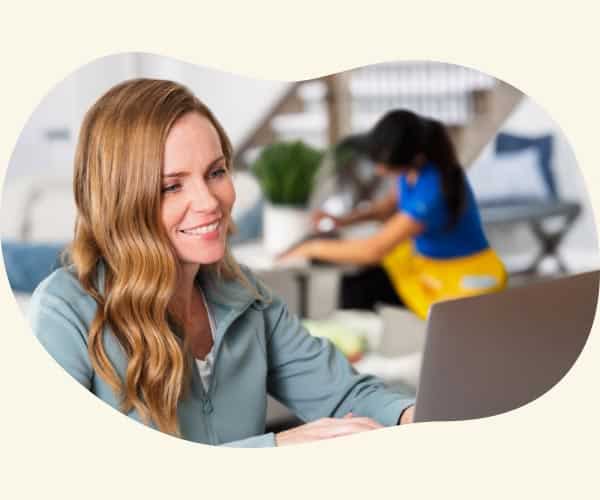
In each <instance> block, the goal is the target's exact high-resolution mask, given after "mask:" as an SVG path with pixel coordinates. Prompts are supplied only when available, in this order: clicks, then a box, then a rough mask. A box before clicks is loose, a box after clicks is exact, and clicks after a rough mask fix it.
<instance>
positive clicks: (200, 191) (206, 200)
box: [190, 183, 219, 212]
mask: <svg viewBox="0 0 600 500" xmlns="http://www.w3.org/2000/svg"><path fill="white" fill-rule="evenodd" d="M218 206H219V201H218V200H217V197H216V196H215V195H214V194H213V192H212V191H211V190H210V189H209V187H208V186H207V185H206V184H205V183H198V184H196V185H195V186H194V189H192V190H191V196H190V208H191V209H192V210H193V211H194V212H214V211H215V210H216V209H217V208H218Z"/></svg>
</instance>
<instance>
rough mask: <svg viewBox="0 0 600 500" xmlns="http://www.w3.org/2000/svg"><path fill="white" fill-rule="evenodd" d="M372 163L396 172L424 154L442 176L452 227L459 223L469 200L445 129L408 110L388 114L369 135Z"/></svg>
mask: <svg viewBox="0 0 600 500" xmlns="http://www.w3.org/2000/svg"><path fill="white" fill-rule="evenodd" d="M367 148H368V153H369V156H370V157H371V160H373V161H374V162H375V163H383V164H385V165H387V166H388V167H390V168H391V169H394V168H406V167H407V166H409V165H412V166H414V167H415V168H419V167H420V166H419V165H416V164H415V163H414V161H415V159H416V157H417V155H419V154H423V155H424V156H425V158H426V160H427V161H430V162H431V163H433V164H434V165H435V167H436V168H437V169H438V170H439V172H440V177H441V184H442V186H441V187H442V192H443V195H444V200H445V202H446V206H447V208H448V212H449V215H450V217H449V226H450V227H453V226H454V225H456V223H457V222H458V220H459V218H460V216H461V214H462V212H463V209H464V206H465V200H466V186H465V178H464V172H463V169H462V167H461V165H460V163H459V161H458V158H457V155H456V151H455V149H454V145H453V144H452V141H451V140H450V136H449V135H448V132H447V130H446V127H444V125H443V124H442V123H440V122H439V121H436V120H431V119H428V118H423V117H420V116H419V115H416V114H415V113H413V112H411V111H408V110H396V111H391V112H389V113H387V114H386V115H385V116H384V117H383V118H382V119H381V120H379V122H377V124H376V125H375V127H374V128H373V130H372V131H371V132H370V133H369V134H368V141H367Z"/></svg>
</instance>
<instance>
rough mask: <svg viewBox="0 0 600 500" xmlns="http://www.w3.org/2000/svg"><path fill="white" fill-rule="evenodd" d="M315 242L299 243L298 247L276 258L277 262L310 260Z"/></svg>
mask: <svg viewBox="0 0 600 500" xmlns="http://www.w3.org/2000/svg"><path fill="white" fill-rule="evenodd" d="M314 243H315V240H312V241H307V242H305V243H301V244H300V245H298V246H295V247H294V248H292V249H291V250H290V251H288V252H285V253H284V254H281V255H279V256H278V257H277V260H278V261H286V260H288V259H289V260H293V259H298V258H303V259H310V258H311V257H313V248H314Z"/></svg>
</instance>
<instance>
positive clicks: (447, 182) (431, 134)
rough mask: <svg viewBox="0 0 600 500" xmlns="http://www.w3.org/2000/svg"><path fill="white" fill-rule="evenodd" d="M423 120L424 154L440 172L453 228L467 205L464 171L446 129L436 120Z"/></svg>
mask: <svg viewBox="0 0 600 500" xmlns="http://www.w3.org/2000/svg"><path fill="white" fill-rule="evenodd" d="M423 120H424V121H425V127H426V129H427V140H426V143H425V147H424V151H423V152H424V153H425V156H426V157H427V159H428V160H429V161H431V162H432V163H433V164H434V165H435V166H436V167H437V168H438V169H439V171H440V177H441V181H442V191H443V193H444V198H445V201H446V206H447V207H448V212H449V213H450V227H452V226H454V225H456V224H457V223H458V220H459V218H460V216H461V214H462V212H463V210H464V208H465V204H466V203H465V200H466V186H465V176H464V171H463V168H462V166H461V165H460V163H459V161H458V158H457V156H456V151H455V149H454V145H453V144H452V141H451V140H450V136H449V135H448V131H447V130H446V127H444V125H442V124H441V123H440V122H438V121H436V120H428V119H423Z"/></svg>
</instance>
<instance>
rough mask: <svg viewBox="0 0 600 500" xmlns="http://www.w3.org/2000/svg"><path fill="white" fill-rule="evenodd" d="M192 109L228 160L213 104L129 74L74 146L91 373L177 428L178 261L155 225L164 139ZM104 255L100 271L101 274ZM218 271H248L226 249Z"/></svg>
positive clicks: (182, 386) (94, 111)
mask: <svg viewBox="0 0 600 500" xmlns="http://www.w3.org/2000/svg"><path fill="white" fill-rule="evenodd" d="M190 112H196V113H199V114H201V115H202V116H205V117H206V118H208V119H209V120H210V122H211V123H212V125H213V126H214V127H215V129H216V131H217V133H218V135H219V138H220V141H221V146H222V149H223V154H224V156H225V158H226V160H227V165H228V168H231V160H232V147H231V143H230V141H229V139H228V138H227V135H226V133H225V131H224V130H223V127H222V126H221V125H220V124H219V122H218V121H217V120H216V118H215V117H214V116H213V114H212V113H211V111H210V110H209V109H208V108H207V107H206V106H205V105H204V104H203V103H202V102H200V100H199V99H198V98H196V97H195V96H194V95H193V94H192V93H191V92H190V91H189V90H188V89H187V88H186V87H184V86H182V85H180V84H178V83H175V82H171V81H166V80H151V79H135V80H129V81H126V82H124V83H121V84H119V85H117V86H115V87H113V88H111V89H110V90H109V91H108V92H107V93H106V94H104V95H103V96H102V97H101V98H100V99H99V100H98V101H97V102H96V103H95V104H94V105H93V106H92V108H91V109H90V110H89V111H88V112H87V114H86V116H85V118H84V121H83V124H82V127H81V131H80V135H79V142H78V146H77V151H76V155H75V175H74V182H73V187H74V194H75V202H76V205H77V219H76V224H75V237H74V240H73V243H72V244H71V246H70V248H69V249H68V259H69V261H70V262H71V263H72V264H73V265H74V267H75V271H76V273H77V276H78V279H79V281H80V282H81V284H82V286H83V288H84V289H85V290H86V291H87V292H88V293H89V294H90V295H91V296H92V297H93V298H94V299H95V301H96V302H97V305H98V307H97V310H96V315H95V317H94V319H93V321H92V323H91V325H90V328H89V342H88V353H89V356H90V359H91V362H92V365H93V367H94V370H95V371H96V373H97V374H98V375H99V376H100V377H102V378H103V379H104V380H105V381H106V382H107V383H108V384H109V385H110V386H111V387H112V389H113V390H114V391H115V393H116V394H118V395H119V396H120V398H121V410H122V411H124V412H129V411H131V410H132V409H135V410H136V411H137V412H138V414H139V415H140V417H141V418H142V420H143V421H145V422H146V423H149V422H152V423H154V424H155V425H156V427H157V428H158V429H159V430H161V431H163V432H167V433H169V434H173V435H177V436H180V429H179V422H178V417H177V405H178V402H179V401H180V399H181V398H182V397H183V396H184V395H185V392H186V390H187V388H188V387H189V383H190V376H191V362H190V356H189V350H188V347H187V342H186V341H185V340H184V335H183V334H182V329H180V328H178V326H177V325H178V323H177V321H176V320H175V318H174V317H173V316H172V315H171V313H170V309H169V308H170V301H171V299H172V297H173V294H174V290H175V287H176V285H177V276H178V260H177V257H176V254H175V251H174V249H173V248H172V245H171V243H170V241H169V238H168V236H167V233H166V231H165V229H164V228H163V226H162V224H161V222H160V221H161V218H160V210H161V187H162V186H161V182H162V168H163V160H164V150H165V142H166V139H167V135H168V134H169V131H170V130H171V128H172V127H173V125H174V123H175V122H176V121H177V120H178V119H179V118H180V117H181V116H183V115H184V114H186V113H190ZM101 263H102V265H103V267H104V269H105V271H104V272H105V274H104V281H103V283H99V282H98V279H97V272H98V269H99V265H100V264H101ZM209 272H212V273H213V274H214V275H216V276H217V277H218V278H219V279H237V280H238V281H240V282H242V283H243V284H244V285H246V286H247V287H250V288H252V287H251V286H250V284H249V282H248V280H247V279H246V277H245V275H244V274H243V273H242V271H241V270H240V268H239V266H238V265H237V264H236V262H235V260H234V259H233V258H232V256H231V254H230V252H229V250H227V251H226V254H225V257H224V258H223V259H222V260H221V261H220V262H218V263H217V264H213V265H212V266H210V269H209ZM106 327H108V328H110V330H111V331H112V334H113V335H114V336H115V337H116V339H117V340H118V341H119V343H120V344H121V346H122V347H123V349H124V351H125V353H126V355H127V360H128V362H127V370H126V373H125V377H124V378H125V379H124V380H121V378H120V377H119V375H118V373H117V371H116V369H115V367H114V366H113V365H112V363H111V361H110V360H109V358H108V356H107V353H106V350H105V348H104V344H103V335H104V334H105V333H104V332H105V328H106Z"/></svg>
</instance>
